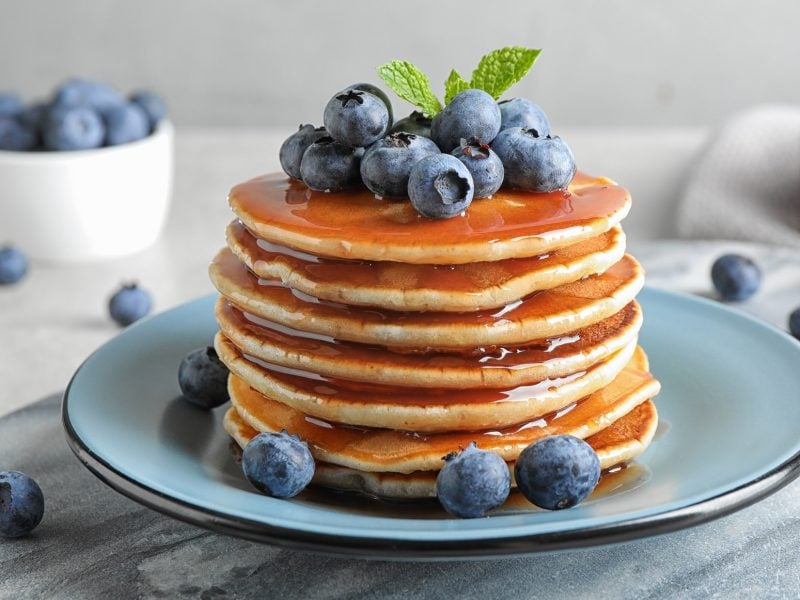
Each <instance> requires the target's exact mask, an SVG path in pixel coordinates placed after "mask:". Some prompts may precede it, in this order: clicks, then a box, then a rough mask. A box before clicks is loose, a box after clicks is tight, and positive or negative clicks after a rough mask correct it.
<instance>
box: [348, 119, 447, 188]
mask: <svg viewBox="0 0 800 600" xmlns="http://www.w3.org/2000/svg"><path fill="white" fill-rule="evenodd" d="M439 153H440V151H439V147H438V146H437V145H436V144H435V143H434V142H433V140H431V139H429V138H426V137H422V136H418V135H415V134H413V133H404V132H401V133H392V134H390V135H387V136H386V137H385V138H383V139H381V140H378V141H377V142H375V143H374V144H372V145H371V146H370V147H369V148H367V151H366V152H365V153H364V156H363V158H362V159H361V180H362V181H363V182H364V185H366V186H367V187H368V188H369V189H370V191H372V192H373V193H375V194H377V195H378V196H382V197H383V196H386V197H390V198H391V197H393V198H400V197H405V196H406V195H407V194H408V178H409V175H411V169H412V168H413V167H414V165H415V164H417V162H419V161H420V160H421V159H423V158H425V157H426V156H429V155H431V154H439Z"/></svg>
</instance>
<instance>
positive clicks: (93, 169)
mask: <svg viewBox="0 0 800 600" xmlns="http://www.w3.org/2000/svg"><path fill="white" fill-rule="evenodd" d="M173 143H174V129H173V127H172V124H171V123H169V122H166V121H165V122H162V123H161V124H160V125H159V126H158V128H157V129H156V131H154V132H153V134H152V135H150V136H148V137H146V138H144V139H142V140H139V141H136V142H132V143H129V144H123V145H120V146H112V147H108V148H98V149H96V150H77V151H72V152H9V151H4V150H0V245H2V244H3V243H12V244H14V245H15V246H17V247H19V248H20V249H21V250H22V251H23V252H25V253H26V254H27V255H28V256H30V257H31V258H34V259H39V260H47V261H56V262H78V261H88V260H96V259H103V258H113V257H118V256H123V255H126V254H132V253H134V252H137V251H139V250H143V249H144V248H146V247H147V246H149V245H150V244H152V243H153V242H154V241H155V240H156V239H157V238H158V235H159V233H160V232H161V229H162V228H163V226H164V222H165V221H166V217H167V213H168V211H169V202H170V196H171V192H172V171H173Z"/></svg>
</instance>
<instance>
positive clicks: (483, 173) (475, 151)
mask: <svg viewBox="0 0 800 600" xmlns="http://www.w3.org/2000/svg"><path fill="white" fill-rule="evenodd" d="M452 154H453V156H455V157H456V158H458V160H460V161H461V162H462V163H464V164H465V165H466V167H467V169H469V172H470V173H471V174H472V181H473V183H474V185H475V193H474V196H475V199H476V200H477V199H478V198H488V197H489V196H491V195H492V194H494V193H495V192H496V191H497V190H499V189H500V186H501V185H503V172H504V169H503V163H502V161H501V160H500V157H499V156H497V154H495V153H494V151H493V150H492V149H491V148H489V145H488V144H483V143H481V141H480V140H479V139H478V138H470V139H469V140H461V143H460V144H459V145H458V146H457V147H456V148H455V150H453V152H452Z"/></svg>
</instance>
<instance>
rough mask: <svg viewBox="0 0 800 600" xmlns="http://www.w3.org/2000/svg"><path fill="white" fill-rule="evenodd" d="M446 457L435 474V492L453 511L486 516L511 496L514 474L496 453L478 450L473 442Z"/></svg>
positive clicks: (472, 515) (440, 500)
mask: <svg viewBox="0 0 800 600" xmlns="http://www.w3.org/2000/svg"><path fill="white" fill-rule="evenodd" d="M444 460H445V464H444V467H442V470H441V471H439V475H438V476H437V477H436V496H437V497H438V498H439V502H440V503H441V505H442V506H443V507H444V509H445V510H446V511H447V512H449V513H450V514H451V515H454V516H456V517H464V518H477V517H483V516H485V515H486V512H487V511H489V510H491V509H493V508H496V507H498V506H500V505H501V504H503V502H505V501H506V498H508V494H509V492H510V491H511V474H510V473H509V472H508V466H507V465H506V462H505V461H504V460H503V459H502V458H500V457H499V456H497V455H496V454H494V453H492V452H488V451H486V450H479V449H478V447H477V446H476V445H475V442H473V443H471V444H470V445H469V446H467V448H466V449H465V450H463V451H462V452H459V453H455V452H454V453H453V454H449V455H448V456H445V457H444Z"/></svg>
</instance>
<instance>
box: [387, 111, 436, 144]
mask: <svg viewBox="0 0 800 600" xmlns="http://www.w3.org/2000/svg"><path fill="white" fill-rule="evenodd" d="M400 131H405V132H406V133H413V134H414V135H421V136H424V137H427V138H429V137H431V120H430V119H429V118H428V117H426V116H425V115H423V114H422V113H421V112H418V111H416V110H415V111H414V112H412V113H411V114H410V115H408V116H407V117H404V118H402V119H400V120H399V121H397V122H396V123H395V124H394V125H392V127H391V128H390V129H389V133H398V132H400Z"/></svg>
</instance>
